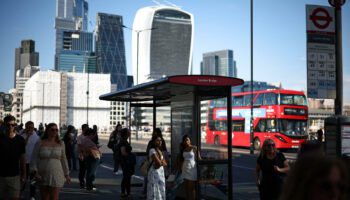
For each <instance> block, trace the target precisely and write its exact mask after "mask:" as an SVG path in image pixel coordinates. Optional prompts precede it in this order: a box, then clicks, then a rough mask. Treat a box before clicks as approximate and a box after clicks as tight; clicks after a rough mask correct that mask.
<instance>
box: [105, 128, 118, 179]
mask: <svg viewBox="0 0 350 200" xmlns="http://www.w3.org/2000/svg"><path fill="white" fill-rule="evenodd" d="M121 129H122V125H121V124H120V123H118V124H117V126H116V127H115V129H114V130H113V131H112V133H111V135H110V136H109V140H108V144H107V147H108V148H110V149H112V151H113V160H114V168H113V173H114V174H116V175H119V174H122V171H121V170H119V160H120V158H119V151H118V148H117V147H118V144H119V142H120V131H121Z"/></svg>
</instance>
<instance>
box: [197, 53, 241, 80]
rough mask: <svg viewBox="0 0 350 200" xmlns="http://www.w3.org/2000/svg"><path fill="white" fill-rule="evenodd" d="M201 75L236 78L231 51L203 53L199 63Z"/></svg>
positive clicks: (234, 62) (235, 68)
mask: <svg viewBox="0 0 350 200" xmlns="http://www.w3.org/2000/svg"><path fill="white" fill-rule="evenodd" d="M201 74H202V75H218V76H229V77H237V67H236V61H235V60H234V56H233V51H232V50H229V49H227V50H222V51H214V52H209V53H204V54H203V61H202V62H201Z"/></svg>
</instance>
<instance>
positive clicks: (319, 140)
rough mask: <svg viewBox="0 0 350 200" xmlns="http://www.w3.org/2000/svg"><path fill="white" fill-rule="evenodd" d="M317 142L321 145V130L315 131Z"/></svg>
mask: <svg viewBox="0 0 350 200" xmlns="http://www.w3.org/2000/svg"><path fill="white" fill-rule="evenodd" d="M317 141H318V142H319V143H320V144H323V130H322V129H319V130H317Z"/></svg>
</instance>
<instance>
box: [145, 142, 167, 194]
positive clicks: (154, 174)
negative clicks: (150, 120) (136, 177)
mask: <svg viewBox="0 0 350 200" xmlns="http://www.w3.org/2000/svg"><path fill="white" fill-rule="evenodd" d="M152 141H153V147H152V148H151V149H150V150H149V154H148V159H149V160H150V163H151V167H150V168H149V171H148V176H147V179H148V183H147V200H153V199H156V200H163V199H164V200H165V199H166V193H165V174H164V167H166V166H167V165H168V164H167V162H166V160H165V159H164V156H163V152H162V138H161V137H160V136H157V135H155V136H153V137H152Z"/></svg>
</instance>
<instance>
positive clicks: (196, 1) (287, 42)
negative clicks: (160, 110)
mask: <svg viewBox="0 0 350 200" xmlns="http://www.w3.org/2000/svg"><path fill="white" fill-rule="evenodd" d="M158 1H159V2H163V3H164V2H166V1H160V0H158ZM55 2H56V1H55V0H2V1H1V6H0V24H1V29H0V36H1V37H0V80H1V84H0V91H3V92H7V91H8V90H9V89H10V88H11V87H13V73H14V72H13V70H14V52H15V48H16V47H19V46H20V41H21V40H23V39H33V40H35V42H36V51H37V52H39V53H40V66H41V67H42V68H43V69H52V68H53V65H54V48H55V29H54V19H55V15H56V13H55V12H56V8H55V6H56V3H55ZM88 2H89V20H90V21H91V24H89V30H92V29H93V26H94V25H95V19H96V13H97V12H105V13H111V14H118V15H122V16H123V20H124V24H125V25H126V26H129V27H131V26H132V24H133V20H134V16H135V14H136V12H137V10H138V9H140V8H142V7H145V6H150V5H155V3H154V1H152V0H88ZM171 2H172V3H174V4H176V5H177V6H180V7H181V8H182V9H183V10H186V11H188V12H190V13H192V14H193V15H194V20H195V22H194V28H195V29H194V33H195V38H194V52H193V67H194V72H195V73H199V65H200V64H199V63H200V61H201V60H202V54H203V53H205V52H209V51H216V50H222V49H232V50H234V57H235V60H236V62H237V68H238V77H239V78H243V79H245V80H248V79H250V24H249V22H250V18H249V17H250V7H249V6H250V5H249V3H250V1H249V0H234V1H232V0H217V1H214V0H186V1H184V0H182V1H181V0H171ZM306 4H316V5H328V1H327V0H297V1H295V0H284V1H276V0H255V1H254V79H255V80H259V81H267V82H281V83H282V86H283V87H284V88H288V89H296V90H305V89H306V31H305V27H306V22H305V19H306V16H305V5H306ZM342 11H343V12H342V13H343V71H344V90H345V91H344V98H345V99H344V100H345V101H347V102H350V59H349V55H350V39H349V35H350V23H349V20H348V19H350V3H349V2H347V3H346V4H345V5H344V6H343V10H342ZM124 35H125V47H126V61H127V68H128V74H131V73H132V70H131V53H130V52H131V31H130V30H126V29H125V30H124Z"/></svg>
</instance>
